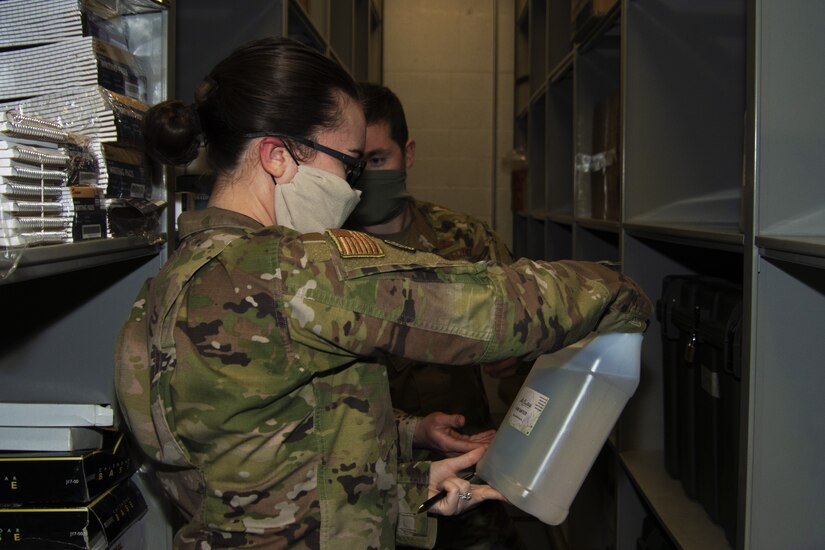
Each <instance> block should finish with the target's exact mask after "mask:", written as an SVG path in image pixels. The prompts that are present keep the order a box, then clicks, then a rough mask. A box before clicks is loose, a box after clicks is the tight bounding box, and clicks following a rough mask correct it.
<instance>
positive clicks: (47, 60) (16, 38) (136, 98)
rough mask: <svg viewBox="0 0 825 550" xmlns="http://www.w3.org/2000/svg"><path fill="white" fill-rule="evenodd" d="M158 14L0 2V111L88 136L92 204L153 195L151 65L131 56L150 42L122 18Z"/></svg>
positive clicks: (88, 0) (141, 4)
mask: <svg viewBox="0 0 825 550" xmlns="http://www.w3.org/2000/svg"><path fill="white" fill-rule="evenodd" d="M45 3H48V6H47V7H46V6H44V5H41V4H45ZM160 9H164V5H163V4H162V3H159V2H155V1H154V0H125V1H119V2H114V3H108V2H99V1H95V0H48V1H46V0H35V1H29V0H25V1H24V0H5V1H3V2H0V36H2V38H0V47H1V48H2V50H0V67H2V69H0V111H6V110H14V111H16V112H17V113H19V114H23V115H26V116H30V117H38V118H42V119H46V120H52V121H55V122H57V123H58V124H59V125H60V127H61V128H63V129H64V130H67V131H72V132H75V133H78V134H81V135H84V136H86V137H88V138H89V139H90V143H89V148H90V150H91V151H92V154H93V156H94V158H95V160H96V162H97V177H96V181H94V182H93V185H94V186H95V187H96V188H97V189H98V190H99V197H98V198H97V199H96V200H98V201H100V202H103V203H104V206H106V207H108V206H110V204H111V203H112V202H113V201H126V202H128V201H131V200H133V199H134V200H138V201H146V200H148V199H150V198H151V196H152V168H151V165H150V163H149V161H148V159H147V157H146V155H145V154H144V152H143V150H142V149H143V138H142V130H141V124H142V119H143V116H144V114H145V112H146V111H147V110H148V105H147V102H149V101H151V100H153V99H156V98H155V96H156V95H157V94H156V93H154V92H153V89H152V86H151V85H150V84H149V79H148V77H147V74H148V73H150V72H151V71H152V67H149V66H147V64H146V63H144V62H143V61H142V60H141V58H140V57H138V56H137V55H133V53H132V52H137V51H139V50H145V49H147V48H149V49H151V47H153V46H152V44H151V42H147V41H151V40H154V39H155V38H154V37H151V36H149V34H151V33H149V32H147V31H146V29H144V28H142V27H140V26H139V25H132V24H130V23H129V21H133V20H134V18H133V19H131V20H130V19H129V18H128V17H125V16H124V15H126V14H133V13H142V12H143V11H147V10H155V11H157V10H160ZM136 29H138V30H136ZM75 198H76V199H77V200H79V201H81V202H82V203H83V204H84V205H86V204H87V203H90V202H92V201H93V200H95V199H93V198H92V197H91V196H90V192H89V191H88V190H85V191H84V192H83V193H80V196H76V197H75ZM84 207H85V206H84ZM80 236H83V234H82V233H81V234H80ZM101 236H103V237H106V236H111V235H110V234H107V233H106V232H105V231H104V233H103V234H102V235H101Z"/></svg>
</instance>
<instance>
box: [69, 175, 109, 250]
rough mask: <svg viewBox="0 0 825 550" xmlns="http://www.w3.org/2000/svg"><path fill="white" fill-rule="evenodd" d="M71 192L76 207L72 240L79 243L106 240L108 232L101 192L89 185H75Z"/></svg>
mask: <svg viewBox="0 0 825 550" xmlns="http://www.w3.org/2000/svg"><path fill="white" fill-rule="evenodd" d="M69 190H70V192H71V196H72V203H73V207H74V219H73V220H72V240H73V241H74V242H78V241H86V240H89V239H103V238H105V237H106V236H107V234H108V232H107V229H106V210H104V208H103V202H102V200H101V199H102V197H101V195H102V193H101V191H100V190H99V189H98V188H97V187H92V186H88V185H75V186H73V187H70V188H69Z"/></svg>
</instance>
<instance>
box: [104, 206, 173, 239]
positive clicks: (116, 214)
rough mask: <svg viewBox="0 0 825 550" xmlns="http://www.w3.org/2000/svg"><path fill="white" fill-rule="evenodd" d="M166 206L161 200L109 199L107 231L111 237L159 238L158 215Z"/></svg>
mask: <svg viewBox="0 0 825 550" xmlns="http://www.w3.org/2000/svg"><path fill="white" fill-rule="evenodd" d="M165 208H166V202H165V201H162V200H146V199H113V200H111V201H109V206H108V209H107V211H108V213H109V231H110V233H111V235H112V237H136V236H140V237H146V238H147V239H149V240H150V241H154V240H156V239H160V238H161V235H160V215H161V213H162V212H163V210H164V209H165Z"/></svg>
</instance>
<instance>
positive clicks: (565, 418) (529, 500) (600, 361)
mask: <svg viewBox="0 0 825 550" xmlns="http://www.w3.org/2000/svg"><path fill="white" fill-rule="evenodd" d="M641 348H642V335H641V334H620V333H610V334H598V335H597V334H595V333H594V334H591V335H590V336H588V337H587V338H585V339H583V340H581V341H579V342H577V343H576V344H573V345H571V346H568V347H566V348H563V349H561V350H559V351H557V352H556V353H552V354H547V355H543V356H541V357H539V358H538V359H537V360H536V362H535V364H534V365H533V368H532V370H531V371H530V374H529V375H528V376H527V379H526V380H525V382H524V385H522V387H521V390H520V391H519V393H518V396H517V397H516V399H515V401H514V402H513V404H512V405H511V407H510V410H509V412H508V413H507V416H506V417H505V419H504V422H502V424H501V426H500V427H499V429H498V432H497V433H496V436H495V439H493V442H492V443H491V445H490V447H489V449H488V450H487V453H486V454H485V455H484V457H483V458H482V459H481V461H480V462H479V463H478V466H477V467H476V473H477V474H478V476H479V477H481V478H482V479H483V480H484V481H486V482H487V483H489V484H490V485H491V486H492V487H495V488H496V489H498V491H499V492H501V493H502V494H503V495H504V496H505V497H507V499H508V500H509V501H510V502H511V503H513V505H515V506H516V507H518V508H520V509H521V510H524V511H525V512H527V513H529V514H531V515H533V516H535V517H536V518H538V519H540V520H541V521H543V522H544V523H547V524H550V525H558V524H559V523H561V522H562V521H564V519H565V518H566V517H567V513H568V511H569V509H570V503H571V502H572V501H573V498H575V496H576V493H577V492H578V491H579V488H580V487H581V485H582V483H583V482H584V478H585V477H586V476H587V472H588V471H590V467H591V466H592V465H593V462H594V461H595V460H596V456H597V455H598V454H599V451H600V450H601V448H602V446H603V445H604V442H605V441H606V440H607V437H608V435H609V434H610V430H612V429H613V425H614V424H615V423H616V420H617V419H618V418H619V415H620V414H621V412H622V409H624V406H625V404H626V403H627V400H628V399H629V398H630V396H632V395H633V392H635V391H636V388H637V387H638V385H639V370H640V365H641Z"/></svg>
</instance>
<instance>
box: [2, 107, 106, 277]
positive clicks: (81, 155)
mask: <svg viewBox="0 0 825 550" xmlns="http://www.w3.org/2000/svg"><path fill="white" fill-rule="evenodd" d="M88 145H89V140H88V138H86V137H84V136H81V135H79V134H76V133H74V132H69V131H66V130H64V129H63V128H62V127H61V126H60V125H58V124H56V123H54V122H52V121H48V120H45V119H41V118H37V117H30V116H24V115H21V114H19V113H17V112H14V111H7V112H6V113H4V117H3V120H2V121H0V247H3V248H6V249H8V248H15V249H22V248H25V247H29V246H34V245H44V244H59V243H67V242H71V241H72V239H73V232H72V231H71V230H70V224H71V222H72V220H73V218H75V215H76V214H78V213H77V212H76V210H75V203H77V205H78V206H79V207H80V210H81V212H80V214H79V216H80V217H79V218H78V219H77V220H75V221H79V222H81V224H80V226H79V227H81V228H83V227H87V226H88V227H91V225H92V222H90V221H88V220H89V218H91V217H94V216H93V215H91V214H89V211H90V206H91V207H92V208H91V211H92V212H94V210H95V208H94V205H89V204H87V203H86V202H84V200H83V199H86V197H85V195H84V196H83V198H82V199H81V198H79V197H73V196H72V191H71V190H72V189H74V187H67V186H68V185H74V184H82V183H91V184H95V183H97V165H96V161H95V159H94V157H93V156H92V155H91V152H90V151H89V148H88ZM92 189H94V188H92ZM99 195H100V193H98V197H97V208H96V210H97V212H98V214H97V218H98V219H97V220H95V221H94V223H97V224H98V229H97V232H96V235H97V237H105V236H106V225H105V221H106V218H105V213H104V212H103V211H102V210H101V209H100V206H99V203H100V197H99ZM88 199H89V200H91V199H92V198H91V197H89V198H88ZM92 202H93V201H92ZM101 221H102V223H101ZM88 227H87V230H85V231H79V232H75V234H74V238H76V239H78V240H82V239H84V238H90V237H91V236H92V235H95V232H94V231H89V230H88ZM6 256H9V253H8V252H5V253H4V260H9V261H8V262H5V261H4V262H3V263H4V265H5V263H13V258H12V257H10V256H9V257H8V258H7V257H6Z"/></svg>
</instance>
